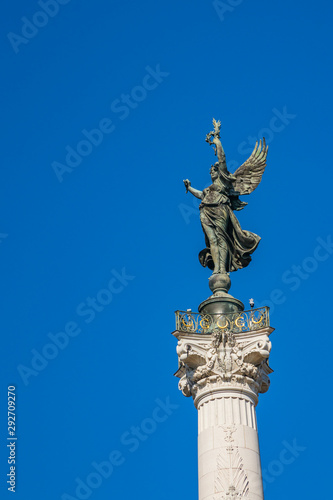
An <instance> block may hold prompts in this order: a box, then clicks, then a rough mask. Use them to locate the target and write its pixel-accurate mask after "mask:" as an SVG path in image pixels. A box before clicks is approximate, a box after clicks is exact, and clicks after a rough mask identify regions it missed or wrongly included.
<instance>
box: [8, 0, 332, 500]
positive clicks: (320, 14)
mask: <svg viewBox="0 0 333 500" xmlns="http://www.w3.org/2000/svg"><path fill="white" fill-rule="evenodd" d="M222 3H223V2H220V4H222ZM224 4H225V5H227V6H229V7H228V9H226V8H225V7H221V5H220V7H217V8H214V3H213V2H211V1H209V2H207V1H206V2H204V1H197V0H191V1H190V0H185V1H182V2H179V1H176V0H169V1H168V2H163V3H161V2H156V1H152V0H146V1H143V2H137V1H133V0H132V1H130V0H123V1H122V2H115V1H107V0H95V1H94V2H79V1H78V0H70V1H66V0H62V1H60V0H59V1H58V3H55V2H44V5H43V0H42V1H41V2H37V1H29V2H26V1H23V0H13V1H12V2H10V3H9V4H8V3H7V4H6V7H5V8H4V9H3V13H2V16H1V19H0V30H1V50H2V79H1V93H0V96H1V97H0V98H1V110H2V132H1V139H2V147H1V157H2V162H1V163H2V168H1V179H0V189H1V196H0V267H1V346H0V352H1V365H0V366H1V390H0V396H1V397H0V430H1V433H0V434H1V447H0V465H1V473H2V475H1V485H0V489H1V493H0V496H1V498H7V497H8V498H10V495H11V493H10V492H7V490H6V484H5V479H4V478H5V474H7V472H8V465H7V456H8V448H6V444H7V441H6V438H7V421H6V419H7V416H6V411H7V410H6V401H7V386H8V385H10V384H13V385H15V386H16V393H17V437H18V441H17V463H16V466H17V492H16V497H15V498H16V499H17V500H28V499H33V500H44V499H47V500H60V499H62V500H68V499H73V498H84V497H85V495H86V498H90V499H92V500H104V499H122V500H129V499H133V498H140V499H141V498H142V499H145V500H148V499H154V500H155V499H156V498H158V499H159V500H169V499H170V498H180V499H181V498H185V496H186V498H193V499H195V498H196V497H197V455H196V453H197V452H196V434H197V421H196V419H197V415H196V410H195V409H194V406H193V402H192V401H191V400H189V399H185V398H184V397H183V396H182V394H181V393H180V392H179V391H178V389H177V380H176V379H175V378H174V377H173V373H174V372H175V370H176V368H177V356H176V351H175V348H176V341H175V339H174V338H173V337H172V336H171V335H170V332H171V331H172V330H174V314H173V313H174V310H176V309H186V308H192V309H193V310H197V307H198V304H199V303H200V302H201V301H202V300H204V299H205V298H206V297H207V296H208V295H209V293H210V291H209V289H208V280H207V279H208V276H209V271H208V270H207V269H203V268H202V267H201V266H200V264H199V261H198V257H197V255H198V252H199V251H200V250H201V249H202V248H203V242H204V240H203V234H202V232H201V228H200V222H199V216H198V209H197V205H193V203H192V198H191V197H190V194H187V195H186V194H185V189H184V186H183V183H182V180H183V179H184V178H189V179H190V180H191V181H192V185H193V186H194V187H197V188H199V189H202V188H203V187H205V186H206V185H207V183H208V182H209V180H210V177H209V167H210V165H211V163H213V162H214V161H215V158H214V155H213V151H212V149H211V148H210V147H209V146H208V145H207V144H206V143H205V140H204V139H205V135H206V133H207V132H208V131H209V130H211V120H212V118H213V117H215V118H217V119H221V121H222V133H221V137H222V143H223V145H224V148H225V151H226V155H227V160H228V161H229V168H230V170H231V171H234V169H235V167H236V166H237V165H240V164H241V163H242V162H244V161H245V160H246V158H247V156H248V155H249V153H250V151H251V149H252V146H253V142H254V141H255V139H256V138H258V137H260V136H262V135H265V136H266V138H267V141H268V142H269V146H270V149H269V156H268V167H267V170H266V173H265V174H264V177H263V181H262V184H261V185H260V186H259V187H258V189H257V190H256V191H255V192H254V193H253V194H252V195H251V196H250V197H248V199H246V198H244V199H245V201H248V202H249V205H248V206H247V207H246V208H245V209H244V210H243V211H242V212H240V213H239V219H240V222H241V225H242V227H243V228H244V229H248V230H250V231H253V232H255V233H257V234H259V235H260V236H261V237H262V241H261V243H260V245H259V247H258V250H257V251H256V252H255V254H254V255H253V261H252V263H251V265H250V266H249V267H248V268H247V269H245V270H243V271H239V272H237V273H234V274H233V275H232V276H231V277H232V288H231V293H232V294H233V295H234V296H236V297H237V298H239V299H240V300H242V301H243V302H244V303H245V305H246V306H247V305H248V299H249V298H250V297H254V299H255V301H256V304H257V305H259V304H260V305H271V306H272V315H271V323H272V326H274V327H275V328H276V331H275V332H274V333H273V335H272V341H273V350H272V354H271V366H272V368H273V369H274V370H275V372H274V374H272V377H271V381H272V383H271V388H270V390H269V392H268V393H267V394H265V395H262V396H261V397H260V401H259V406H258V412H257V413H258V420H259V431H260V446H261V454H262V466H263V469H264V470H266V471H267V480H266V487H265V494H266V498H267V499H268V500H277V499H280V498H281V497H282V496H283V497H285V498H293V497H295V498H296V497H297V498H312V497H316V498H319V497H326V496H327V494H328V492H329V491H330V490H331V483H330V475H331V474H330V472H331V471H330V469H331V466H330V463H331V454H330V450H331V447H332V442H329V441H328V437H327V432H326V426H327V425H329V421H328V420H327V418H326V415H327V414H330V410H329V408H328V407H329V406H331V401H330V399H329V391H328V390H327V385H328V384H329V381H330V379H331V377H330V375H331V369H330V366H331V355H330V348H331V347H332V346H331V343H332V340H331V325H330V321H329V318H330V310H331V307H332V306H331V281H332V279H331V276H332V267H333V247H332V242H333V230H332V216H331V213H332V207H331V197H332V195H331V190H330V187H331V185H332V165H331V164H330V162H331V154H332V151H331V146H330V144H331V123H332V112H333V109H332V98H331V94H332V69H331V47H332V26H331V24H332V21H331V19H332V10H333V8H332V5H331V4H330V3H329V2H327V1H317V2H312V1H311V2H310V1H307V0H302V1H301V0H294V1H293V2H290V1H287V0H281V1H280V2H278V3H277V2H267V1H264V0H257V1H250V0H244V1H241V0H239V1H235V0H233V1H231V0H226V1H225V2H224ZM42 5H43V7H42ZM43 9H44V10H43ZM223 10H225V12H224V13H223ZM41 12H42V14H41ZM43 12H44V14H43ZM46 12H48V13H46ZM36 25H37V27H36ZM8 34H9V35H8ZM108 286H109V290H111V291H109V292H105V289H107V288H108ZM95 299H96V301H95ZM65 330H66V335H64V334H62V335H61V334H59V332H64V331H65ZM55 343H58V347H56V346H55ZM50 346H51V347H50ZM43 352H44V354H45V353H46V355H47V356H48V358H49V359H48V360H46V361H45V358H41V357H40V356H41V354H42V353H43ZM51 358H52V359H51ZM43 359H44V361H43ZM18 367H19V368H18ZM22 367H23V368H22ZM165 405H167V408H165ZM168 405H169V406H168ZM170 405H171V406H170ZM158 408H159V409H158ZM153 417H154V418H155V420H152V418H153ZM137 427H141V428H142V429H144V431H142V430H141V431H140V432H141V433H140V434H138V435H137V437H135V436H134V435H133V433H137V429H136V428H137ZM138 436H139V437H138ZM295 440H296V444H297V446H298V447H302V451H298V452H295V455H297V456H295V460H294V461H293V462H292V463H289V464H282V465H281V461H280V458H279V457H281V453H282V452H283V450H284V449H285V446H286V443H287V444H288V446H293V442H294V441H295ZM304 448H305V449H304ZM106 460H108V461H109V460H112V461H113V463H114V465H113V470H112V471H111V469H107V468H104V475H105V476H108V477H105V478H103V480H102V482H101V484H99V485H98V487H96V488H94V487H93V488H92V489H91V492H90V493H89V489H88V490H87V489H86V490H85V489H84V487H82V486H81V489H80V490H79V492H80V493H79V494H80V495H81V497H80V496H77V495H76V493H75V490H76V488H77V485H78V484H79V483H80V481H83V482H84V483H85V484H86V478H87V477H88V476H89V475H90V476H89V480H90V482H91V483H93V482H94V481H97V483H98V477H99V476H96V467H98V465H97V464H101V462H103V461H106ZM94 463H95V466H94V465H93V464H94ZM272 464H273V465H272ZM93 473H95V475H94V474H93ZM91 474H93V475H91ZM274 474H275V475H274ZM77 478H79V483H78V482H77ZM80 484H81V485H82V483H80ZM95 486H96V485H95ZM65 494H67V497H66V496H65Z"/></svg>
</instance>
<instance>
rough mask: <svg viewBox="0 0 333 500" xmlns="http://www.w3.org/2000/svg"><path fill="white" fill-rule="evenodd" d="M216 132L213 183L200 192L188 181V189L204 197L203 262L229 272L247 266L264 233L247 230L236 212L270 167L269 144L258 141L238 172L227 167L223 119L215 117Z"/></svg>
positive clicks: (213, 136) (212, 139)
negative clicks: (241, 198)
mask: <svg viewBox="0 0 333 500" xmlns="http://www.w3.org/2000/svg"><path fill="white" fill-rule="evenodd" d="M213 125H214V131H212V132H209V134H207V136H206V142H208V144H211V145H213V147H214V149H215V155H216V156H217V158H218V161H217V162H216V163H215V164H214V165H212V167H211V169H210V175H211V179H212V184H211V185H210V186H209V187H208V188H206V189H204V190H203V191H199V190H198V189H194V188H192V186H191V183H190V181H189V180H188V179H186V180H184V184H185V187H186V192H188V191H189V192H190V193H192V194H193V195H194V196H195V197H196V198H199V199H201V200H202V201H201V203H200V205H199V208H200V220H201V225H202V229H203V232H204V234H205V241H206V248H205V249H204V250H202V251H201V252H200V253H199V260H200V263H201V264H202V265H203V266H204V267H206V266H207V267H208V268H209V269H211V270H213V275H214V274H226V273H229V272H231V271H237V269H242V268H243V267H246V266H247V265H248V264H249V263H250V261H251V254H252V253H253V252H254V251H255V249H256V248H257V246H258V244H259V241H260V236H258V235H257V234H254V233H251V232H250V231H244V230H243V229H242V228H241V227H240V224H239V222H238V220H237V218H236V216H235V215H234V212H233V211H237V210H242V209H243V208H244V207H245V205H247V203H245V202H244V201H241V200H240V199H239V196H240V195H245V194H250V193H252V191H254V189H255V188H256V187H257V186H258V185H259V183H260V181H261V177H262V174H263V173H264V170H265V167H266V157H267V151H268V146H266V143H265V139H263V141H262V142H261V140H260V142H259V144H258V142H257V143H256V145H255V147H254V150H253V152H252V154H251V156H250V157H249V159H248V160H246V162H245V163H243V165H241V166H240V167H239V168H238V169H237V170H236V172H235V173H234V174H231V173H230V172H229V171H228V169H227V164H226V158H225V153H224V150H223V147H222V144H221V140H220V128H221V122H220V121H216V120H215V119H213Z"/></svg>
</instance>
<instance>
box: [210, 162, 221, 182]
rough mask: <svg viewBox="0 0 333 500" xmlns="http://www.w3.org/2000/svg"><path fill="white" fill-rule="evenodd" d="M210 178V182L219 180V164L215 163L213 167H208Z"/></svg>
mask: <svg viewBox="0 0 333 500" xmlns="http://www.w3.org/2000/svg"><path fill="white" fill-rule="evenodd" d="M210 176H211V178H212V181H215V180H216V179H218V178H219V162H218V161H217V162H216V163H215V164H214V165H212V166H211V167H210Z"/></svg>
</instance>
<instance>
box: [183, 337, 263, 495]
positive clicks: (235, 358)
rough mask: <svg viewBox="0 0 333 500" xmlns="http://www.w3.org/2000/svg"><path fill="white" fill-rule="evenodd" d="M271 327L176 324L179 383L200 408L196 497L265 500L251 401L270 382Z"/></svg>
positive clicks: (254, 414) (255, 400)
mask: <svg viewBox="0 0 333 500" xmlns="http://www.w3.org/2000/svg"><path fill="white" fill-rule="evenodd" d="M272 331H273V329H272V328H270V327H265V328H262V329H261V330H257V331H251V330H249V331H246V332H241V333H232V332H231V331H221V329H219V328H216V329H214V330H213V331H212V332H211V333H210V334H202V333H200V334H198V333H195V332H183V331H179V330H176V331H175V332H174V335H175V337H176V338H177V339H178V346H177V353H178V357H179V369H178V371H177V372H176V374H175V375H176V376H177V377H179V378H180V381H179V388H180V390H181V391H182V392H183V394H184V395H185V396H187V397H189V396H192V397H193V400H194V404H195V406H196V408H197V409H198V458H199V461H198V466H199V500H224V499H236V498H247V499H249V500H263V498H264V495H263V487H262V477H261V465H260V452H259V442H258V431H257V419H256V412H255V407H256V405H257V403H258V394H259V393H261V392H266V391H267V390H268V387H269V378H268V375H269V374H270V373H271V372H272V370H271V368H270V367H269V365H268V357H269V353H270V350H271V343H270V340H269V335H270V333H271V332H272Z"/></svg>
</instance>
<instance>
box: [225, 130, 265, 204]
mask: <svg viewBox="0 0 333 500" xmlns="http://www.w3.org/2000/svg"><path fill="white" fill-rule="evenodd" d="M267 152H268V146H266V142H265V138H263V141H262V142H261V140H260V142H259V144H258V142H256V145H255V147H254V150H253V151H252V154H251V156H250V158H249V159H248V160H246V162H245V163H243V165H241V166H240V167H239V168H238V169H237V170H236V172H235V173H234V176H235V177H236V181H234V182H233V186H234V190H235V191H238V192H239V194H250V193H252V191H254V190H255V188H256V187H257V186H258V185H259V184H260V181H261V177H262V174H263V173H264V170H265V167H266V158H267Z"/></svg>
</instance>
